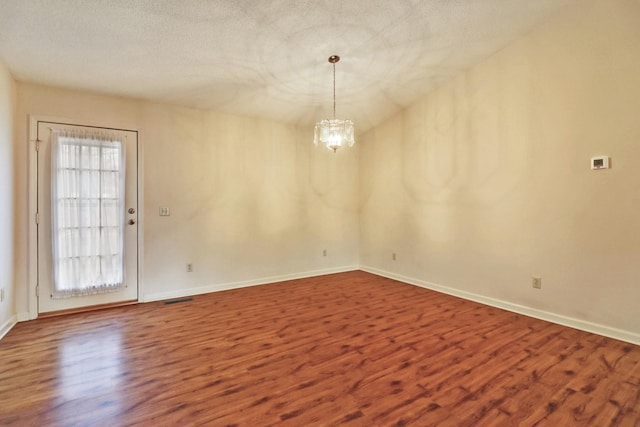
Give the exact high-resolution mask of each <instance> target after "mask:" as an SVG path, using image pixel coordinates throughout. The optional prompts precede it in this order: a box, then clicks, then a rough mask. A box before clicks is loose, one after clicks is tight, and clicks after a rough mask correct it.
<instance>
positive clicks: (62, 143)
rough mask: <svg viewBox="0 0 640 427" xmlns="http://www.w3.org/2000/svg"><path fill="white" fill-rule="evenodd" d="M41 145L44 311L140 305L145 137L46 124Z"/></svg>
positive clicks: (40, 236) (40, 295) (40, 241)
mask: <svg viewBox="0 0 640 427" xmlns="http://www.w3.org/2000/svg"><path fill="white" fill-rule="evenodd" d="M76 135H79V136H78V137H76ZM87 135H89V136H87ZM96 135H97V136H96ZM101 135H104V136H101ZM92 138H97V139H92ZM34 139H36V140H37V141H38V149H37V150H38V151H37V163H38V179H37V181H38V185H37V188H38V207H37V212H38V215H37V216H38V226H37V230H38V231H37V235H38V236H37V238H38V249H37V251H38V290H37V291H38V292H37V295H38V312H39V313H48V312H53V311H60V310H73V309H82V308H85V307H90V306H98V305H105V304H115V303H122V302H128V301H137V299H138V244H137V242H138V236H137V234H138V195H137V181H138V171H137V150H138V149H137V146H138V135H137V132H135V131H128V130H121V129H108V128H97V127H90V126H81V125H72V124H64V123H55V122H51V121H38V122H37V135H35V138H34ZM102 139H104V140H105V141H102ZM107 139H109V141H106V140H107ZM54 140H55V147H54ZM108 144H111V145H108ZM54 149H55V152H56V153H63V152H64V153H67V154H59V155H56V154H54ZM69 153H71V155H69ZM74 153H75V154H74ZM81 153H82V154H81ZM114 153H116V154H114ZM74 156H75V157H74ZM54 157H55V164H53V165H52V160H53V158H54ZM74 159H75V160H74ZM78 159H80V160H78ZM105 159H106V160H105ZM113 159H115V160H113ZM53 174H56V175H55V176H54V175H53ZM61 177H62V178H61ZM52 186H53V187H52ZM116 187H117V190H115V192H116V193H117V197H113V194H111V193H114V190H113V189H114V188H116ZM116 198H117V199H118V200H119V201H115V199H116ZM86 218H90V219H88V220H87V219H86ZM104 241H106V242H107V245H106V247H105V245H104V244H102V243H100V242H104ZM109 242H111V243H109ZM113 242H116V243H113Z"/></svg>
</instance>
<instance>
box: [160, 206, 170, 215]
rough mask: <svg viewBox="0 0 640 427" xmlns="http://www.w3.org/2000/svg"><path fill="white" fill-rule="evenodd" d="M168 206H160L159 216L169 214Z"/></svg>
mask: <svg viewBox="0 0 640 427" xmlns="http://www.w3.org/2000/svg"><path fill="white" fill-rule="evenodd" d="M169 215H170V212H169V208H160V216H169Z"/></svg>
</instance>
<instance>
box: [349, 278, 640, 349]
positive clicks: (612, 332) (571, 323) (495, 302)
mask: <svg viewBox="0 0 640 427" xmlns="http://www.w3.org/2000/svg"><path fill="white" fill-rule="evenodd" d="M360 269H361V270H362V271H366V272H368V273H371V274H376V275H378V276H382V277H386V278H388V279H393V280H398V281H400V282H404V283H407V284H410V285H414V286H419V287H421V288H425V289H430V290H432V291H436V292H441V293H444V294H448V295H452V296H455V297H459V298H463V299H466V300H470V301H474V302H478V303H480V304H484V305H488V306H491V307H496V308H500V309H503V310H507V311H511V312H513V313H518V314H522V315H525V316H529V317H533V318H536V319H540V320H546V321H547V322H551V323H556V324H558V325H562V326H567V327H569V328H573V329H578V330H581V331H585V332H590V333H593V334H597V335H602V336H605V337H608V338H613V339H616V340H620V341H625V342H629V343H632V344H636V345H640V334H636V333H633V332H630V331H625V330H622V329H616V328H611V327H609V326H605V325H601V324H598V323H592V322H587V321H585V320H580V319H576V318H573V317H568V316H563V315H561V314H556V313H551V312H548V311H544V310H539V309H536V308H531V307H527V306H524V305H520V304H514V303H511V302H508V301H503V300H499V299H496V298H490V297H486V296H483V295H479V294H474V293H471V292H467V291H461V290H459V289H455V288H450V287H448V286H442V285H438V284H435V283H430V282H427V281H424V280H419V279H415V278H412V277H407V276H402V275H400V274H395V273H390V272H388V271H384V270H379V269H377V268H374V267H369V266H364V265H361V266H360Z"/></svg>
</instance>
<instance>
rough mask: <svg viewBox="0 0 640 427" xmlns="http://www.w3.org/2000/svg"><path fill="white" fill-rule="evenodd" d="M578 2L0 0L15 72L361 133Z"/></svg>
mask: <svg viewBox="0 0 640 427" xmlns="http://www.w3.org/2000/svg"><path fill="white" fill-rule="evenodd" d="M575 1H576V0H268V1H267V0H0V61H2V62H3V63H4V64H5V65H6V66H7V67H8V68H9V69H10V70H11V72H12V74H13V75H14V77H15V78H16V79H18V80H20V81H27V82H36V83H43V84H47V85H53V86H62V87H71V88H79V89H85V90H89V91H96V92H102V93H110V94H117V95H124V96H131V97H136V98H143V99H148V100H154V101H161V102H168V103H172V104H178V105H184V106H191V107H197V108H204V109H214V110H220V111H225V112H228V113H234V114H241V115H247V116H258V117H265V118H269V119H275V120H278V121H284V122H289V123H293V124H299V125H310V124H312V123H314V122H316V121H319V120H321V119H322V118H328V117H330V116H331V114H332V78H333V74H332V69H331V64H329V63H328V62H327V58H328V57H329V56H330V55H332V54H338V55H340V56H341V57H342V60H341V61H340V62H339V63H338V64H337V65H336V80H337V89H336V91H337V116H338V118H350V119H352V120H353V121H354V122H355V124H356V129H357V130H359V131H362V130H365V129H368V128H370V127H371V126H373V125H375V124H378V123H379V122H381V121H382V120H384V119H386V118H387V117H389V116H390V115H392V114H393V113H394V112H396V111H397V110H398V109H400V108H402V107H405V106H407V105H409V104H410V103H411V102H412V101H414V100H415V99H416V98H417V97H419V96H420V95H422V94H424V93H426V92H428V91H430V90H432V89H433V88H434V87H436V86H437V85H438V84H440V83H442V82H443V81H445V80H448V79H450V78H451V77H452V76H454V75H456V74H457V73H459V72H460V71H462V70H464V69H467V68H469V67H470V66H471V65H473V64H475V63H477V62H478V61H480V60H482V59H483V58H486V57H487V56H489V55H491V54H493V53H494V52H496V51H498V50H500V49H501V48H503V47H504V46H506V45H507V44H508V43H509V42H510V41H512V40H514V39H516V38H518V37H519V36H521V35H523V34H524V33H526V32H528V31H530V30H531V29H532V28H533V27H534V26H535V25H537V24H539V23H540V22H541V21H542V20H544V19H545V18H546V17H548V16H549V15H550V14H552V13H554V12H556V11H557V10H558V8H560V7H562V6H564V5H565V4H567V3H569V2H575Z"/></svg>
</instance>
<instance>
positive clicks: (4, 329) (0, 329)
mask: <svg viewBox="0 0 640 427" xmlns="http://www.w3.org/2000/svg"><path fill="white" fill-rule="evenodd" d="M16 323H18V317H17V316H16V315H15V314H14V315H13V316H11V317H10V318H9V319H8V320H7V321H6V322H4V324H3V325H2V326H0V340H1V339H2V338H4V336H5V335H7V333H8V332H9V331H10V330H11V328H13V327H14V326H16Z"/></svg>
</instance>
